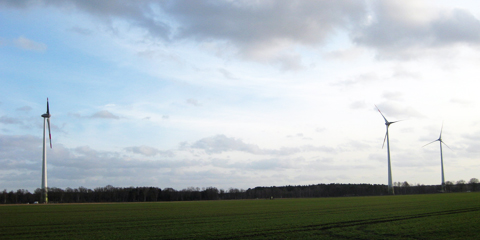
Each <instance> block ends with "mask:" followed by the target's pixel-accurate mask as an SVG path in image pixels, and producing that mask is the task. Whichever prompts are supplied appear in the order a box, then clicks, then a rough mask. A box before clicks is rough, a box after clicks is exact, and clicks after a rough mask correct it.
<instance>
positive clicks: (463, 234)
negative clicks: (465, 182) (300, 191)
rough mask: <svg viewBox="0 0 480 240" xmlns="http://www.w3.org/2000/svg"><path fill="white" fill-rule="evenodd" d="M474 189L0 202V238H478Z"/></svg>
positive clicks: (478, 210) (478, 215)
mask: <svg viewBox="0 0 480 240" xmlns="http://www.w3.org/2000/svg"><path fill="white" fill-rule="evenodd" d="M479 200H480V193H456V194H431V195H406V196H383V197H348V198H311V199H276V200H273V201H270V200H239V201H233V200H232V201H197V202H155V203H120V204H56V205H55V204H52V205H3V206H0V239H27V238H29V239H126V238H130V239H391V238H394V239H479V238H480V231H479V230H478V226H479V224H480V201H479Z"/></svg>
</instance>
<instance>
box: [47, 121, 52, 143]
mask: <svg viewBox="0 0 480 240" xmlns="http://www.w3.org/2000/svg"><path fill="white" fill-rule="evenodd" d="M47 123H48V138H49V139H50V148H52V134H51V132H50V118H47Z"/></svg>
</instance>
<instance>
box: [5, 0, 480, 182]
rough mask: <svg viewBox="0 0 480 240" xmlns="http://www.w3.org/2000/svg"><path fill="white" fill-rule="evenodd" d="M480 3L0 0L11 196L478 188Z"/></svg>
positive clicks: (6, 168)
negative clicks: (360, 186) (127, 190)
mask: <svg viewBox="0 0 480 240" xmlns="http://www.w3.org/2000/svg"><path fill="white" fill-rule="evenodd" d="M479 5H480V2H478V1H473V0H472V1H465V0H459V1H446V0H445V1H433V0H431V1H413V0H412V1H404V0H402V1H393V0H392V1H374V0H367V1H359V0H335V1H295V0H278V1H273V0H272V1H270V0H265V1H253V0H251V1H243V0H224V1H206V0H202V1H188V0H176V1H168V0H165V1H153V0H151V1H149V0H145V1H129V0H120V1H106V0H99V1H82V0H64V1H46V0H18V1H14V0H0V84H1V87H0V96H1V97H0V166H1V168H0V189H7V190H17V189H27V190H29V191H34V190H35V189H36V188H40V187H41V178H42V174H41V169H42V142H43V141H42V137H43V118H42V117H41V115H42V114H44V113H45V112H46V100H47V98H48V99H49V104H50V113H51V124H52V125H51V134H52V145H53V148H51V149H48V150H47V161H48V186H49V187H58V188H67V187H70V188H78V187H80V186H83V187H87V188H92V189H93V188H95V187H103V186H106V185H112V186H114V187H130V186H156V187H160V188H168V187H170V188H174V189H177V190H181V189H185V188H188V187H200V188H202V187H210V186H212V187H217V188H219V189H226V190H227V189H229V188H239V189H248V188H253V187H256V186H284V185H311V184H320V183H325V184H328V183H369V184H385V185H386V184H387V183H388V179H387V149H386V147H384V148H382V144H383V140H384V136H385V130H386V128H385V122H384V119H383V118H382V115H380V113H379V112H378V111H377V110H376V108H375V105H376V106H378V108H379V109H380V110H381V111H382V113H383V114H384V116H385V117H386V118H387V119H388V120H389V121H399V120H401V121H400V122H397V123H394V124H392V125H391V126H390V128H389V135H390V153H391V161H392V176H393V181H394V182H404V181H407V182H408V183H410V184H426V185H430V184H440V183H441V165H440V147H439V142H435V143H432V144H430V145H427V146H424V145H425V144H427V143H429V142H432V141H434V140H436V139H438V138H439V134H440V131H441V130H442V126H443V130H442V139H443V141H444V142H445V144H447V146H448V147H449V148H447V147H444V148H443V156H444V167H445V179H446V181H452V182H456V181H458V180H465V181H467V182H468V181H469V180H470V179H471V178H480V175H479V170H480V161H479V158H478V157H479V153H480V114H478V108H479V106H480V94H478V89H479V86H480V84H479V82H478V79H479V76H480V68H479V67H478V66H479V64H480V54H479V53H480V6H479ZM422 146H424V147H422Z"/></svg>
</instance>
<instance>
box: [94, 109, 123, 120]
mask: <svg viewBox="0 0 480 240" xmlns="http://www.w3.org/2000/svg"><path fill="white" fill-rule="evenodd" d="M90 118H107V119H119V118H120V117H119V116H117V115H114V114H113V113H111V112H109V111H107V110H102V111H98V112H96V113H94V114H93V115H92V116H90Z"/></svg>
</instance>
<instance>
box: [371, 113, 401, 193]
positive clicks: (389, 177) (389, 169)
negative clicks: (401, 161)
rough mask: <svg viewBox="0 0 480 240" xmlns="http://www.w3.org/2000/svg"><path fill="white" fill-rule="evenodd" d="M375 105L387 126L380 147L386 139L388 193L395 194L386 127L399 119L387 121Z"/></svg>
mask: <svg viewBox="0 0 480 240" xmlns="http://www.w3.org/2000/svg"><path fill="white" fill-rule="evenodd" d="M375 107H376V108H377V110H378V112H379V113H380V114H382V117H383V119H385V126H386V127H387V131H386V133H385V138H383V145H382V148H383V146H384V145H385V140H387V152H388V194H392V195H393V194H395V192H394V191H393V185H392V165H391V161H390V140H389V136H388V127H390V124H392V123H396V122H399V121H395V122H389V121H388V120H387V119H386V118H385V116H383V113H382V112H381V111H380V109H378V107H377V105H375Z"/></svg>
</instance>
